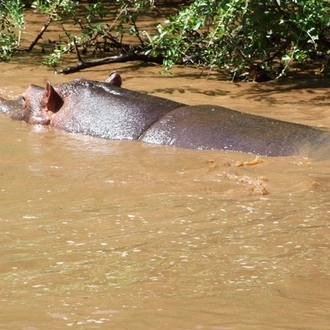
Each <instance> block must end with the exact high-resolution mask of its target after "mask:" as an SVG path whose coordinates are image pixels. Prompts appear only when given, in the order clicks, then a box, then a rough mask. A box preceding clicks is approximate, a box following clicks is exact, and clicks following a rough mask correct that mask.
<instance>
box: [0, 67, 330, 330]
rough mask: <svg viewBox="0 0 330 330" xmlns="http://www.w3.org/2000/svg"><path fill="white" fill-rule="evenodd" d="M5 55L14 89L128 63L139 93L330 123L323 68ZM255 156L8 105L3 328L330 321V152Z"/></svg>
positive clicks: (128, 78) (298, 325) (316, 325)
mask: <svg viewBox="0 0 330 330" xmlns="http://www.w3.org/2000/svg"><path fill="white" fill-rule="evenodd" d="M0 67H1V77H0V96H3V97H9V98H13V97H15V96H17V95H18V94H19V93H21V92H23V91H24V89H25V88H26V87H27V86H28V85H29V84H30V83H34V84H37V85H43V84H44V83H45V81H46V80H48V79H49V80H51V81H52V82H53V83H59V82H65V81H69V80H72V79H74V78H76V77H84V78H87V79H93V80H104V79H105V77H106V76H107V75H108V73H109V71H111V70H113V69H116V70H117V71H119V72H120V73H121V75H122V77H123V87H125V88H129V89H132V90H138V91H142V92H146V93H148V94H152V95H158V96H162V97H166V98H170V99H172V100H175V101H180V102H183V103H187V104H199V103H209V104H216V105H222V106H227V107H229V108H233V109H237V110H242V111H245V112H248V113H253V114H258V115H262V116H267V117H273V118H278V119H283V120H287V121H292V122H297V123H303V124H308V125H312V126H319V127H323V128H324V129H329V130H330V102H329V95H330V87H328V86H327V85H328V82H327V81H326V79H324V78H322V77H317V76H315V77H313V76H310V77H309V79H305V77H304V76H297V77H296V78H295V79H293V80H290V79H285V80H283V81H280V82H279V81H273V82H269V83H263V84H257V83H239V84H235V83H232V82H230V81H221V80H220V79H219V77H218V76H217V74H216V73H211V74H209V72H204V73H203V74H202V75H201V72H200V71H197V70H195V69H188V68H175V69H174V70H173V75H172V76H161V75H159V70H160V68H159V67H158V66H139V65H138V63H126V64H117V65H112V66H103V67H97V68H93V69H90V70H86V71H83V72H81V73H77V74H74V75H71V76H63V75H55V74H53V72H52V71H51V70H50V69H48V68H46V67H42V66H39V65H36V64H34V65H32V64H22V63H21V64H15V63H12V64H4V63H0ZM314 78H318V79H316V80H315V79H314ZM254 159H255V156H253V155H249V154H244V153H233V152H220V151H194V150H184V149H179V148H174V147H166V146H153V145H147V144H142V143H140V142H133V141H105V140H101V139H96V138H90V137H85V136H80V135H74V134H67V133H64V132H61V131H58V130H55V129H52V128H50V129H49V128H47V127H39V126H31V125H27V124H25V123H22V122H13V121H11V120H10V119H9V118H7V117H6V116H5V115H1V116H0V207H1V208H0V226H1V232H0V237H1V240H0V262H1V263H0V292H1V297H0V329H1V330H5V329H21V330H42V329H59V330H60V329H61V330H63V329H124V330H130V329H135V330H144V329H198V330H199V329H212V330H254V329H290V330H291V329H313V330H314V329H315V330H321V329H322V330H323V329H329V327H330V263H329V260H328V256H329V249H330V229H329V223H330V160H325V161H322V162H314V161H312V160H310V159H306V158H304V157H303V155H301V156H295V157H282V158H267V157H262V158H260V160H261V161H262V162H256V164H255V165H251V164H253V162H252V163H251V164H249V162H251V161H253V160H254ZM329 159H330V156H329Z"/></svg>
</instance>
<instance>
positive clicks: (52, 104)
mask: <svg viewBox="0 0 330 330" xmlns="http://www.w3.org/2000/svg"><path fill="white" fill-rule="evenodd" d="M42 103H43V105H44V106H45V108H46V109H47V110H48V111H51V112H53V113H56V112H57V111H58V110H60V109H61V107H62V105H63V103H64V102H63V100H62V98H61V97H60V95H58V93H57V92H56V91H55V89H54V87H53V86H52V85H51V83H50V82H49V81H47V82H46V87H45V91H44V94H43V96H42Z"/></svg>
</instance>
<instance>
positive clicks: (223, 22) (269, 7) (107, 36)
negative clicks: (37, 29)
mask: <svg viewBox="0 0 330 330" xmlns="http://www.w3.org/2000/svg"><path fill="white" fill-rule="evenodd" d="M24 7H29V8H30V9H29V10H33V11H35V12H39V13H42V14H44V15H45V25H44V27H43V30H42V31H45V30H46V29H47V27H48V25H49V24H53V23H54V22H55V23H56V24H60V25H61V27H62V30H63V35H62V36H61V37H59V39H58V40H56V41H54V42H53V46H52V47H53V48H52V51H51V53H50V54H46V56H47V57H46V58H45V60H44V63H45V64H47V65H51V66H56V65H57V63H58V61H59V60H60V59H61V58H62V57H63V56H64V55H65V54H66V53H69V52H72V51H75V52H77V55H78V59H79V61H82V57H84V56H85V58H88V56H89V57H91V54H92V56H104V54H105V55H108V56H109V55H110V56H121V55H123V54H125V55H127V54H128V55H129V54H137V53H139V54H144V55H148V56H150V57H158V58H161V59H162V62H163V65H164V68H165V69H169V68H170V67H171V66H172V65H174V64H178V63H181V64H182V63H185V64H187V65H195V66H202V67H207V68H213V69H226V70H228V72H230V73H231V74H232V75H233V76H234V77H238V76H239V75H242V73H244V72H248V73H249V76H250V77H252V78H255V77H257V75H258V74H259V72H268V73H269V74H270V75H271V76H272V77H273V78H274V77H276V76H277V77H278V76H280V75H282V74H283V73H284V72H285V70H286V69H287V67H288V66H289V65H290V64H291V63H293V62H300V63H308V62H310V61H311V60H315V59H317V60H321V64H320V67H321V66H322V65H323V66H326V65H327V62H328V57H329V53H330V1H329V0H324V1H319V0H268V1H265V0H263V1H258V0H222V1H218V0H195V1H183V0H182V1H179V0H173V1H170V0H167V1H155V2H154V1H153V0H116V1H115V0H112V1H110V0H109V1H100V0H94V1H85V2H82V1H80V2H79V1H69V0H35V1H32V0H31V1H23V0H6V1H1V2H0V15H1V19H0V22H1V31H0V49H1V53H0V59H2V60H8V59H9V58H10V57H11V56H12V55H13V54H15V53H17V52H18V51H19V50H20V40H21V35H22V31H23V29H24V10H26V9H24ZM164 8H166V9H167V11H166V14H167V18H166V20H165V19H164V18H163V17H162V18H159V16H157V13H158V9H164ZM146 15H151V16H152V17H156V18H155V19H154V20H155V26H154V27H152V26H151V27H150V28H144V29H142V28H141V26H142V24H141V22H142V18H144V17H145V16H146ZM64 23H65V24H64ZM68 23H70V25H68ZM40 38H41V35H39V36H37V37H36V39H35V40H34V41H31V47H30V48H29V50H31V49H32V48H33V46H34V45H35V44H36V43H37V42H38V41H39V39H40ZM127 40H128V42H127Z"/></svg>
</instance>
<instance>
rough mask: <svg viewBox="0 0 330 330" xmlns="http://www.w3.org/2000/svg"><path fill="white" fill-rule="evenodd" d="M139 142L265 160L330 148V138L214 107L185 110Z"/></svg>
mask: <svg viewBox="0 0 330 330" xmlns="http://www.w3.org/2000/svg"><path fill="white" fill-rule="evenodd" d="M140 140H142V141H144V142H148V143H153V144H167V145H174V146H178V147H183V148H191V149H217V150H232V151H241V152H247V153H253V154H259V155H266V156H288V155H296V154H301V153H302V152H304V150H303V149H305V150H306V149H308V153H309V154H310V153H313V152H314V151H313V147H314V146H320V145H330V134H329V133H328V132H323V131H321V130H318V129H315V128H312V127H309V126H305V125H300V124H294V123H289V122H284V121H280V120H276V119H270V118H265V117H261V116H254V115H249V114H246V113H242V112H239V111H235V110H230V109H226V108H223V107H219V106H213V105H199V106H184V107H181V108H178V109H176V110H174V111H172V112H170V113H169V114H166V115H165V116H164V117H163V118H162V119H161V120H159V121H158V122H157V123H155V124H154V125H153V126H152V127H150V129H148V130H147V131H146V132H145V133H144V134H143V135H142V136H141V137H140Z"/></svg>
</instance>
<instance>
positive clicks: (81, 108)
mask: <svg viewBox="0 0 330 330" xmlns="http://www.w3.org/2000/svg"><path fill="white" fill-rule="evenodd" d="M118 79H119V78H118V77H116V79H115V80H113V81H111V79H110V80H109V81H108V80H107V81H108V82H103V83H102V82H97V81H89V80H84V79H76V80H73V81H71V82H68V83H64V84H58V85H54V86H52V85H51V84H50V83H49V82H47V83H46V86H45V88H42V87H39V86H36V85H30V86H29V87H28V89H27V90H26V91H25V92H24V93H23V95H22V99H21V100H18V101H6V100H3V99H0V112H7V113H9V115H10V116H11V117H12V118H13V119H16V120H24V121H26V122H27V123H31V124H42V125H50V126H52V127H56V128H59V129H62V130H64V131H67V132H70V133H82V134H86V135H91V136H96V137H100V138H105V139H136V140H140V141H143V142H147V143H153V144H164V145H172V146H177V147H183V148H190V149H216V150H231V151H241V152H247V153H253V154H258V155H265V156H289V155H298V154H301V153H303V154H304V155H305V156H309V157H312V158H313V157H319V155H318V153H317V149H318V148H320V147H322V146H329V145H330V133H329V132H325V131H322V130H319V129H315V128H313V127H309V126H305V125H300V124H294V123H289V122H284V121H280V120H275V119H270V118H266V117H261V116H255V115H250V114H246V113H242V112H239V111H235V110H231V109H227V108H224V107H220V106H214V105H199V106H187V105H184V104H181V103H178V102H174V101H171V100H167V99H164V98H161V97H156V96H150V95H146V94H143V93H138V92H134V91H130V90H127V89H124V88H121V87H119V86H120V85H121V79H120V80H118ZM119 81H120V83H119ZM19 104H21V106H19ZM19 108H21V109H19ZM306 150H308V151H307V152H306ZM322 154H323V152H322Z"/></svg>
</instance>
